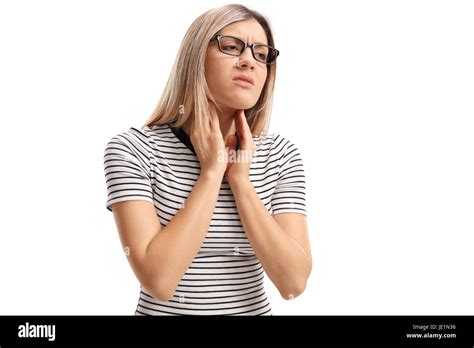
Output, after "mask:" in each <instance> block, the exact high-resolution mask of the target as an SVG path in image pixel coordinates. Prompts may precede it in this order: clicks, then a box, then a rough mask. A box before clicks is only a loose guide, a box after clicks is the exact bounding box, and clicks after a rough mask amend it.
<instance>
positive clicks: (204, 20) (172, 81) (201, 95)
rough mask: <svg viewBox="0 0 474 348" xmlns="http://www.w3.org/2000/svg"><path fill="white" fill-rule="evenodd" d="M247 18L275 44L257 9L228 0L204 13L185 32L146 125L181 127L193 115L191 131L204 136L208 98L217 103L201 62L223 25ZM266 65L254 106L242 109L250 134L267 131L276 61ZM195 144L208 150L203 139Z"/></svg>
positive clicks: (199, 136)
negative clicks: (159, 96) (226, 3)
mask: <svg viewBox="0 0 474 348" xmlns="http://www.w3.org/2000/svg"><path fill="white" fill-rule="evenodd" d="M249 19H255V20H256V21H257V22H258V23H259V24H260V25H261V26H262V28H263V30H264V31H265V34H266V36H267V40H268V45H269V46H272V47H275V43H274V40H273V35H272V31H271V29H270V26H269V23H268V21H267V20H266V19H265V18H264V17H263V16H262V15H261V14H260V13H258V12H256V11H252V10H250V9H248V8H247V7H245V6H242V5H237V4H231V5H226V6H222V7H218V8H214V9H211V10H209V11H207V12H205V13H203V14H202V15H201V16H199V17H198V18H197V19H196V20H195V21H194V22H193V23H192V24H191V26H190V27H189V29H188V31H187V32H186V34H185V36H184V38H183V41H182V42H181V46H180V48H179V51H178V55H177V58H176V60H175V63H174V65H173V69H172V71H171V74H170V76H169V78H168V81H167V83H166V87H165V89H164V91H163V94H162V96H161V98H160V100H159V102H158V105H157V106H156V108H155V110H154V111H153V113H152V115H151V116H150V118H149V119H148V121H147V122H146V123H145V126H151V125H164V124H170V125H172V126H174V127H181V126H183V125H184V124H185V123H186V122H187V121H188V119H189V118H190V117H192V116H193V118H192V119H191V120H190V124H191V132H192V133H195V134H196V135H197V137H198V138H199V139H203V137H202V136H201V135H202V134H204V133H203V130H204V126H205V125H206V123H205V122H209V120H210V114H209V107H208V100H207V99H208V98H209V100H211V101H213V102H214V104H215V105H217V104H216V103H215V101H214V98H213V97H212V95H211V93H210V91H209V88H208V86H207V83H206V78H205V70H204V62H205V58H206V52H207V49H208V45H209V42H210V40H211V39H212V38H213V36H214V35H215V34H216V33H217V32H218V31H219V30H221V29H222V28H224V27H225V26H227V25H229V24H232V23H234V22H238V21H243V20H249ZM267 69H268V70H267V79H266V81H265V84H264V86H263V88H262V91H261V93H260V97H259V99H258V100H257V102H256V104H255V105H254V106H253V107H251V108H250V109H247V110H245V114H246V116H247V122H248V124H249V128H250V130H251V132H252V134H253V135H260V134H262V133H266V132H267V131H268V126H269V122H270V115H271V107H272V101H273V90H274V85H275V75H276V63H274V64H272V65H267ZM196 145H197V147H199V146H200V147H201V148H200V150H201V151H207V150H208V146H207V144H206V142H199V144H196Z"/></svg>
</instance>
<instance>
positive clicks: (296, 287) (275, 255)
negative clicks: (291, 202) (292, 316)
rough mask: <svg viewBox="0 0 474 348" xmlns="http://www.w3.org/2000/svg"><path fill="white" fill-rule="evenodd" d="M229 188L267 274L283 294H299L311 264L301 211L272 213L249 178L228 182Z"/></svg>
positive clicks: (302, 289)
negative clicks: (229, 183)
mask: <svg viewBox="0 0 474 348" xmlns="http://www.w3.org/2000/svg"><path fill="white" fill-rule="evenodd" d="M231 188H232V193H233V194H234V198H235V202H236V204H237V210H238V211H239V216H240V221H241V222H242V226H243V227H244V230H245V232H246V234H247V238H248V239H249V242H250V244H251V245H252V248H253V249H254V251H255V253H256V254H257V257H258V259H259V260H260V263H261V264H262V267H263V269H264V270H265V272H266V273H267V275H268V277H269V278H270V279H271V281H272V282H273V283H274V284H275V286H276V287H277V289H278V291H279V292H280V294H281V296H282V297H283V298H285V299H288V300H289V299H292V298H294V297H296V296H298V295H300V294H301V293H302V292H303V291H304V289H305V287H306V281H307V279H308V277H309V275H310V273H311V268H312V261H311V250H310V244H309V239H308V233H307V226H306V217H305V215H303V214H300V213H284V214H278V215H275V216H274V217H273V216H272V215H270V213H269V212H268V211H267V209H266V208H265V206H264V204H263V203H262V201H261V200H260V198H259V197H258V195H257V193H256V191H255V188H254V186H253V185H252V183H251V182H250V180H245V181H238V182H237V181H235V182H232V183H231Z"/></svg>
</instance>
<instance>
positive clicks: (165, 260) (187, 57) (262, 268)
mask: <svg viewBox="0 0 474 348" xmlns="http://www.w3.org/2000/svg"><path fill="white" fill-rule="evenodd" d="M273 47H274V41H273V36H272V32H271V30H270V27H269V25H268V23H267V21H266V19H265V18H264V17H262V16H261V15H260V14H259V13H258V12H255V11H251V10H249V9H248V8H246V7H244V6H241V5H227V6H223V7H220V8H216V9H212V10H210V11H207V12H206V13H204V14H203V15H201V16H200V17H199V18H197V19H196V20H195V21H194V23H193V24H192V25H191V27H190V28H189V29H188V31H187V33H186V35H185V37H184V39H183V41H182V44H181V47H180V49H179V52H178V57H177V59H176V62H175V65H174V67H173V70H172V72H171V75H170V78H169V80H168V83H167V85H166V88H165V91H164V93H163V95H162V97H161V99H160V102H159V104H158V106H157V108H156V110H155V111H154V113H153V114H152V116H151V118H150V119H149V121H148V122H147V123H146V125H145V126H143V127H141V128H140V129H137V128H130V130H128V131H127V132H124V133H121V134H119V135H117V136H115V137H113V138H112V139H111V140H110V142H109V143H108V144H107V147H106V150H105V157H104V161H105V163H104V166H105V176H106V183H107V189H108V200H107V208H108V209H109V210H111V211H113V214H114V218H115V222H116V225H117V229H118V232H119V236H120V240H121V242H122V245H123V247H124V249H125V250H126V251H127V253H126V254H127V257H128V260H129V263H130V265H131V267H132V269H133V272H134V273H135V275H136V277H137V279H138V280H139V282H140V284H141V287H140V298H139V303H138V305H137V308H136V311H135V314H136V315H168V314H188V315H234V314H242V315H272V314H273V313H272V309H271V305H270V303H269V301H268V299H267V297H266V294H265V289H264V274H263V273H264V272H265V273H266V274H267V275H268V277H269V278H270V280H271V281H272V282H273V283H274V284H275V286H276V287H277V289H278V290H279V292H280V294H281V295H282V297H283V298H285V299H292V298H294V297H296V296H298V295H299V294H301V293H302V292H303V291H304V289H305V287H306V282H307V279H308V277H309V275H310V272H311V267H312V259H311V250H310V245H309V240H308V233H307V226H306V209H305V176H304V170H303V162H302V158H301V156H300V154H299V151H298V149H297V148H296V147H295V145H294V144H293V143H292V142H290V141H289V140H287V139H284V138H283V137H281V136H279V135H270V134H266V131H267V129H268V122H269V119H270V108H271V103H272V95H273V88H274V83H275V72H276V64H275V62H276V59H277V57H278V54H279V52H278V51H277V50H276V49H275V48H273Z"/></svg>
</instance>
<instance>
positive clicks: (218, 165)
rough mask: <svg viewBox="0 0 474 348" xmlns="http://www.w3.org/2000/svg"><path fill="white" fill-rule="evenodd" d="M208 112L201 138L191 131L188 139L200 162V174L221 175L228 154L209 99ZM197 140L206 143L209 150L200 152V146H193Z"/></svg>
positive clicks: (224, 169)
mask: <svg viewBox="0 0 474 348" xmlns="http://www.w3.org/2000/svg"><path fill="white" fill-rule="evenodd" d="M209 112H210V115H211V120H210V121H209V123H206V127H205V130H204V136H203V138H198V136H197V135H196V134H195V133H191V135H190V140H191V143H192V144H193V146H194V149H195V151H196V155H197V157H198V159H199V162H200V164H201V174H203V173H204V174H213V175H218V176H219V177H223V176H224V173H225V171H226V169H227V162H228V161H227V160H228V158H227V157H228V154H227V151H226V148H225V143H224V139H223V137H222V132H221V128H220V125H219V116H218V115H217V110H216V107H215V105H214V104H213V103H212V102H210V101H209ZM197 142H205V143H207V144H208V146H209V151H208V152H206V153H203V152H201V151H200V147H199V146H195V144H196V143H197Z"/></svg>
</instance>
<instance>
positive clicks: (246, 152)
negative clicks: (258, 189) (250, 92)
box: [225, 110, 257, 186]
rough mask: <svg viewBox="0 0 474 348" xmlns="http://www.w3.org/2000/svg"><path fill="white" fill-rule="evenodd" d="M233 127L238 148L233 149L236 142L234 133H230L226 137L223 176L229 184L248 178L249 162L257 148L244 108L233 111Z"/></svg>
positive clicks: (247, 179)
mask: <svg viewBox="0 0 474 348" xmlns="http://www.w3.org/2000/svg"><path fill="white" fill-rule="evenodd" d="M235 127H236V130H237V136H238V137H239V141H240V148H239V149H238V150H237V151H235V146H236V143H237V138H236V137H235V135H230V136H229V137H227V139H226V148H227V151H228V154H227V158H228V159H227V160H228V165H227V170H226V172H225V177H226V179H227V182H228V183H229V185H231V186H232V185H236V184H238V183H239V182H242V181H249V180H250V177H249V175H250V164H251V163H252V159H253V155H254V154H255V152H256V150H257V146H256V145H255V143H254V141H253V135H252V132H251V131H250V128H249V125H248V123H247V119H246V117H245V112H244V110H237V112H236V113H235Z"/></svg>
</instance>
